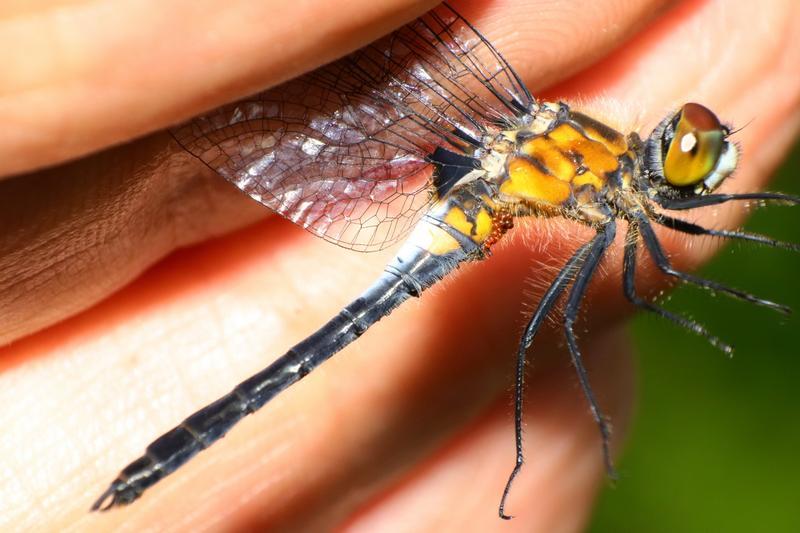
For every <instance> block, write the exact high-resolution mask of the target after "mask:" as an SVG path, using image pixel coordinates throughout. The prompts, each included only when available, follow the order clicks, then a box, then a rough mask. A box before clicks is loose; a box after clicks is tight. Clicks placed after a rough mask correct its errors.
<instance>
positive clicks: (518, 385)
mask: <svg viewBox="0 0 800 533" xmlns="http://www.w3.org/2000/svg"><path fill="white" fill-rule="evenodd" d="M598 238H599V237H595V238H594V239H593V240H592V241H590V242H589V243H587V244H584V245H583V246H581V247H580V248H579V249H578V250H577V251H576V252H575V253H574V254H573V255H572V257H571V258H570V259H569V261H567V263H566V265H564V268H562V269H561V271H560V272H559V273H558V275H557V276H556V278H555V279H554V280H553V282H552V283H551V284H550V287H548V289H547V291H546V292H545V293H544V295H543V296H542V299H541V300H540V301H539V305H538V306H537V307H536V311H535V312H534V313H533V316H532V317H531V319H530V320H529V321H528V325H527V326H525V332H524V333H523V335H522V339H521V340H520V343H519V349H518V350H517V368H516V379H515V382H514V437H515V444H516V460H515V463H514V469H513V470H512V471H511V474H510V475H509V476H508V481H506V486H505V488H504V489H503V496H502V498H501V499H500V507H499V509H498V513H499V514H500V518H502V519H504V520H509V519H511V516H509V515H506V514H505V506H506V499H507V497H508V494H509V492H510V490H511V485H512V483H514V479H515V478H516V477H517V474H519V471H520V469H521V468H522V464H523V462H524V457H523V452H522V393H523V390H524V380H525V361H526V354H527V352H528V349H529V348H530V346H531V344H532V343H533V338H534V337H535V336H536V333H537V332H538V331H539V327H540V326H541V325H542V323H543V322H544V320H545V318H547V315H548V314H549V313H550V311H552V309H553V305H554V304H555V303H556V301H557V300H558V298H559V296H561V293H562V292H563V291H564V288H566V286H567V285H568V284H569V282H570V280H571V279H572V275H573V273H574V271H575V268H576V267H577V266H579V265H582V264H583V262H584V261H585V259H586V254H587V251H588V250H589V248H590V247H591V246H592V245H593V243H594V242H595V241H596V240H597V239H598Z"/></svg>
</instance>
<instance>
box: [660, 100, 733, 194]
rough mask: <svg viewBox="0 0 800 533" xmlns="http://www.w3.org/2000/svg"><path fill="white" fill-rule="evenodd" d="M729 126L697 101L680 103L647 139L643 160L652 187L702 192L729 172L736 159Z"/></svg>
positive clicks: (683, 192)
mask: <svg viewBox="0 0 800 533" xmlns="http://www.w3.org/2000/svg"><path fill="white" fill-rule="evenodd" d="M729 135H730V129H729V128H728V127H727V126H725V125H724V124H722V123H721V122H720V121H719V119H718V118H717V116H716V115H715V114H714V113H713V112H712V111H711V110H710V109H708V108H707V107H705V106H702V105H700V104H695V103H688V104H684V105H683V107H681V108H680V109H679V110H678V111H677V113H675V114H674V115H672V116H668V117H667V118H665V119H664V120H663V121H661V123H660V124H659V125H658V127H657V128H656V129H655V130H654V131H653V133H652V134H651V135H650V138H649V139H648V140H647V146H646V150H647V161H648V165H649V168H650V169H651V171H652V172H653V173H654V174H656V175H657V176H658V177H657V178H656V180H657V181H658V183H657V184H656V186H657V187H658V188H659V189H660V192H662V193H667V194H668V195H669V196H673V197H674V196H685V195H702V194H707V193H709V192H711V191H713V190H715V189H716V188H717V187H719V185H720V184H721V183H722V182H723V181H724V180H725V178H727V177H728V176H730V175H731V173H733V171H734V170H735V169H736V163H737V161H738V159H739V154H738V150H737V149H736V145H735V144H734V143H732V142H730V141H729V140H728V136H729Z"/></svg>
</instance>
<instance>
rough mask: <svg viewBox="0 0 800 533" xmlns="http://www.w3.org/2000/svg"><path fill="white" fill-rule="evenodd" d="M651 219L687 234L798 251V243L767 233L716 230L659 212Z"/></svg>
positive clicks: (799, 248)
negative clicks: (781, 239)
mask: <svg viewBox="0 0 800 533" xmlns="http://www.w3.org/2000/svg"><path fill="white" fill-rule="evenodd" d="M652 219H653V220H654V221H655V222H657V223H658V224H661V225H662V226H665V227H667V228H670V229H673V230H675V231H680V232H681V233H688V234H689V235H709V236H712V237H721V238H723V239H738V240H742V241H750V242H755V243H758V244H763V245H765V246H771V247H773V248H782V249H784V250H791V251H793V252H800V244H796V243H793V242H783V241H779V240H777V239H773V238H772V237H769V236H767V235H761V234H758V233H749V232H746V231H730V230H716V229H709V228H704V227H703V226H700V225H698V224H695V223H693V222H689V221H687V220H681V219H679V218H673V217H670V216H666V215H663V214H661V213H657V214H655V215H652Z"/></svg>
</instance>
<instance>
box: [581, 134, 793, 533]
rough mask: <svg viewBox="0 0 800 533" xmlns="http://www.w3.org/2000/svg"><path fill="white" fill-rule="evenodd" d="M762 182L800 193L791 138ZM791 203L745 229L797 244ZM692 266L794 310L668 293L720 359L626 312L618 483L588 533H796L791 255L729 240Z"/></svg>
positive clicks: (756, 215) (687, 291) (695, 340)
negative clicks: (630, 374)
mask: <svg viewBox="0 0 800 533" xmlns="http://www.w3.org/2000/svg"><path fill="white" fill-rule="evenodd" d="M734 179H735V178H734ZM770 189H771V190H777V191H783V192H791V193H795V194H798V193H800V144H798V145H797V146H795V148H794V150H793V153H792V154H791V155H790V157H789V159H788V160H787V161H786V162H785V163H784V165H783V166H782V168H781V169H780V171H779V172H778V174H777V175H776V177H775V180H774V181H773V182H772V185H771V187H770ZM799 211H800V208H791V207H780V206H775V207H771V208H765V209H759V210H755V211H754V212H753V213H752V216H751V217H750V219H749V221H748V222H747V225H746V227H747V228H748V229H750V230H751V231H758V232H761V233H766V234H769V235H772V236H775V237H778V238H781V239H783V240H788V241H793V242H800V212H799ZM703 274H704V275H705V276H706V277H711V278H714V279H717V280H720V281H725V282H728V283H730V284H731V285H733V286H736V287H739V288H742V289H746V290H748V291H750V292H753V293H755V294H757V295H761V296H764V297H766V298H769V299H773V300H777V301H779V302H781V303H785V304H788V305H790V306H791V307H792V308H793V309H794V310H795V315H793V316H791V317H788V318H785V317H782V316H781V315H779V314H778V313H775V312H773V311H770V310H767V309H764V308H758V307H754V306H751V305H748V304H745V303H742V302H738V301H734V300H731V299H730V298H726V297H724V296H711V295H709V294H705V293H703V291H700V290H696V289H693V288H689V287H682V288H680V289H679V290H676V291H675V292H674V294H673V296H672V297H671V298H670V299H669V301H668V302H667V303H666V306H667V307H668V308H670V309H673V310H682V311H683V312H685V313H688V314H690V315H691V316H693V317H694V318H696V319H698V320H699V321H700V322H702V323H703V324H705V325H706V326H708V328H709V329H710V330H711V331H712V332H713V333H715V334H717V335H718V336H719V337H721V338H723V339H724V340H726V341H728V342H729V343H732V344H733V345H734V346H735V348H736V352H735V353H734V355H733V358H732V359H729V358H727V357H726V356H724V355H723V354H722V353H721V352H719V351H717V350H715V349H713V348H711V347H710V346H708V345H707V344H705V343H704V341H703V340H702V339H700V338H699V337H697V336H695V335H692V334H690V333H684V332H683V331H680V330H678V329H677V328H676V327H674V326H672V325H670V324H669V323H666V322H663V321H661V320H658V319H657V318H655V317H653V316H644V315H642V314H641V313H640V314H639V316H637V318H636V319H635V320H634V321H633V324H632V328H631V329H632V333H633V337H634V339H635V343H636V350H637V355H638V358H637V359H638V365H639V369H640V372H639V376H640V382H639V387H640V390H639V403H638V413H637V416H636V419H635V421H634V425H633V427H632V432H631V435H630V438H629V440H628V444H627V447H626V449H625V452H624V453H623V456H622V457H621V458H620V460H619V461H618V465H617V466H618V467H619V470H620V480H619V482H618V483H617V484H616V487H608V488H606V489H605V490H604V491H603V493H602V495H601V497H600V500H599V502H598V506H597V508H596V510H595V515H594V518H593V521H592V523H591V527H590V531H592V532H596V533H597V532H628V531H632V532H648V533H650V532H653V533H658V532H670V533H675V532H695V531H698V532H700V531H702V532H716V531H724V532H726V533H731V532H739V531H741V532H748V533H749V532H798V531H800V316H797V315H798V314H800V281H798V275H800V254H796V253H792V252H788V251H783V250H772V249H767V248H765V247H763V246H757V245H751V244H738V243H732V244H730V245H728V246H727V247H726V248H725V249H723V250H722V251H721V253H720V254H719V255H718V256H717V257H716V259H715V260H714V261H713V262H712V263H711V264H709V265H708V266H707V267H706V268H704V269H703Z"/></svg>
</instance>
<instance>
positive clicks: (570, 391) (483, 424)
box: [342, 331, 633, 533]
mask: <svg viewBox="0 0 800 533" xmlns="http://www.w3.org/2000/svg"><path fill="white" fill-rule="evenodd" d="M598 340H599V341H600V342H595V343H593V344H592V345H591V347H590V348H589V351H588V353H587V356H588V358H587V360H588V361H589V367H590V372H591V374H592V382H593V383H594V385H595V389H596V390H597V392H598V394H599V396H600V398H601V402H602V403H603V404H604V405H606V406H608V409H609V415H610V417H611V418H612V420H613V421H614V439H615V441H616V443H617V444H619V443H621V442H622V441H623V440H624V434H625V429H626V428H627V425H628V419H629V416H630V411H631V397H632V388H633V387H632V385H633V384H632V381H633V379H632V377H633V374H632V369H631V365H630V358H629V353H628V347H627V341H626V338H625V336H624V335H623V334H622V332H621V331H618V332H614V333H612V334H610V335H608V336H605V337H603V338H601V339H598ZM531 374H532V375H531V379H530V383H529V385H528V394H527V395H526V399H525V401H526V405H527V406H528V407H527V409H526V412H525V419H524V422H525V449H526V450H527V460H526V462H525V466H524V470H523V471H522V474H521V475H520V477H519V478H518V480H517V483H516V484H515V485H514V490H513V492H512V494H511V500H510V506H511V507H510V509H511V513H512V514H513V515H515V517H514V520H513V521H512V523H511V524H508V523H504V522H501V521H499V520H498V517H497V508H496V505H494V506H492V505H487V502H495V503H496V502H497V499H498V494H500V493H501V492H502V489H503V485H504V483H505V480H506V476H507V475H508V471H509V467H510V461H509V459H510V458H512V457H513V455H514V450H513V442H512V440H511V439H510V438H509V425H510V413H509V402H508V398H506V397H504V398H503V399H502V401H499V402H496V403H495V404H494V405H493V406H491V407H490V408H489V410H488V412H486V413H484V414H482V415H481V416H480V417H478V418H477V419H476V420H475V421H474V422H472V423H470V424H469V425H468V426H467V427H465V428H464V429H463V430H462V431H460V432H459V433H458V434H457V435H456V436H455V437H454V438H453V439H450V440H449V441H448V442H447V443H446V444H445V445H444V446H443V447H442V448H441V449H439V450H437V451H436V452H435V453H434V454H433V455H432V456H431V457H430V458H429V459H427V460H425V461H424V462H422V463H421V464H420V465H418V466H416V467H415V468H414V469H413V470H412V471H411V472H409V474H407V475H406V476H404V478H403V479H402V480H401V481H400V482H399V483H397V484H396V485H394V486H392V487H390V488H389V489H388V490H387V491H385V492H384V493H383V494H381V495H379V496H378V497H377V498H376V499H375V500H373V501H372V502H370V503H368V504H367V505H366V506H364V507H363V508H362V509H360V510H359V511H357V512H356V513H355V515H354V516H353V517H351V518H350V519H349V520H348V521H347V522H346V524H345V525H344V526H343V527H342V530H343V531H347V532H350V533H358V532H360V531H364V532H367V531H384V532H387V533H388V532H392V531H443V530H453V531H458V530H461V531H494V530H496V529H500V528H502V530H503V531H506V530H507V531H529V532H535V531H565V532H566V531H583V530H584V528H585V522H586V520H587V518H588V515H589V513H590V510H591V508H592V503H593V501H594V498H595V495H596V489H597V487H598V484H602V479H603V477H604V473H603V472H604V471H603V460H602V457H601V455H600V454H599V453H598V449H600V442H599V435H598V432H597V427H596V426H595V424H594V423H593V422H592V420H591V419H590V417H588V416H586V414H587V413H586V402H585V400H584V398H583V397H582V396H581V395H580V394H576V392H577V391H576V388H575V376H574V370H573V369H572V368H571V367H570V365H569V361H568V358H566V357H564V358H563V359H562V360H561V361H560V362H559V363H557V364H555V365H553V366H552V367H549V368H542V367H541V365H536V366H535V367H534V371H533V372H532V373H531Z"/></svg>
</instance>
